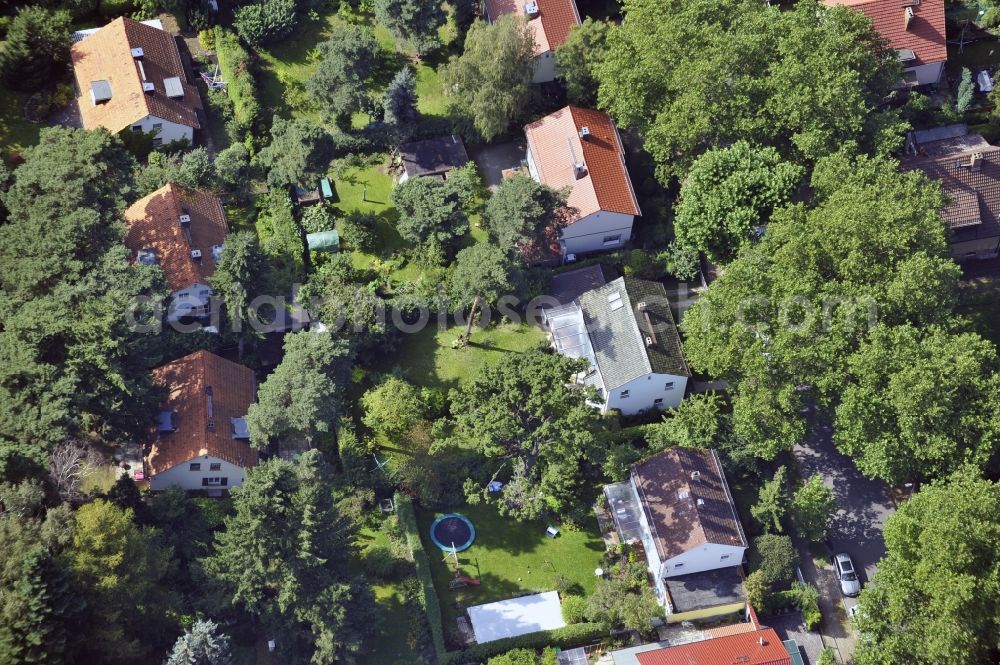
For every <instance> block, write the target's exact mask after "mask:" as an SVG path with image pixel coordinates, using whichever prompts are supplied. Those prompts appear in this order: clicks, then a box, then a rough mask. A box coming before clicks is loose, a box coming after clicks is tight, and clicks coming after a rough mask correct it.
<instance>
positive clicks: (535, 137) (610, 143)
mask: <svg viewBox="0 0 1000 665" xmlns="http://www.w3.org/2000/svg"><path fill="white" fill-rule="evenodd" d="M583 127H586V128H587V129H588V130H589V132H590V136H589V137H588V138H587V139H586V140H584V139H581V138H580V130H581V129H582V128H583ZM524 134H525V136H526V137H527V139H528V147H529V148H530V149H531V154H532V156H533V157H534V160H535V168H536V169H537V170H538V177H539V180H541V182H542V183H543V184H546V185H548V186H549V187H552V188H553V189H562V188H564V187H570V188H571V191H570V194H569V200H568V207H569V208H571V209H572V210H573V211H574V214H573V216H572V218H571V219H572V220H573V221H575V220H578V219H582V218H583V217H586V216H588V215H592V214H593V213H595V212H598V211H601V210H604V211H607V212H620V213H624V214H626V215H638V214H641V213H640V212H639V202H638V200H636V198H635V192H634V191H633V189H632V182H631V181H630V180H629V177H628V169H626V168H625V150H624V148H622V143H621V138H620V137H619V136H618V130H617V129H616V128H615V125H614V123H613V122H612V121H611V117H610V116H609V115H608V114H607V113H603V112H601V111H592V110H589V109H581V108H577V107H575V106H567V107H566V108H564V109H561V110H559V111H556V112H555V113H552V114H550V115H547V116H545V117H544V118H542V119H541V120H537V121H535V122H533V123H531V124H530V125H528V126H527V127H525V128H524ZM574 159H575V160H576V161H582V162H583V163H584V164H585V165H586V168H587V173H586V175H584V176H583V177H582V178H580V179H577V178H576V176H575V174H574V170H573V162H574Z"/></svg>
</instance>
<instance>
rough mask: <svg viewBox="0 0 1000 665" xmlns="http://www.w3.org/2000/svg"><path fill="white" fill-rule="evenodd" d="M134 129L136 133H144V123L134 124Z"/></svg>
mask: <svg viewBox="0 0 1000 665" xmlns="http://www.w3.org/2000/svg"><path fill="white" fill-rule="evenodd" d="M132 131H133V132H135V133H136V134H141V133H142V125H132Z"/></svg>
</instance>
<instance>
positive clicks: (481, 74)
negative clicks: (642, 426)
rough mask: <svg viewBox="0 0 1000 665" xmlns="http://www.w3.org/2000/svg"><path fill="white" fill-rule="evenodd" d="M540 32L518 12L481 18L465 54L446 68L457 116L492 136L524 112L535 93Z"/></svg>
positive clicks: (467, 40)
mask: <svg viewBox="0 0 1000 665" xmlns="http://www.w3.org/2000/svg"><path fill="white" fill-rule="evenodd" d="M534 48H535V41H534V38H533V37H532V36H531V32H530V31H529V30H528V27H527V25H526V24H525V23H524V21H523V20H522V19H520V18H518V17H515V16H513V15H506V16H502V17H500V19H499V20H497V21H494V22H493V23H489V24H487V23H484V22H483V21H476V22H475V23H473V24H472V27H470V28H469V32H468V34H466V36H465V48H464V49H463V51H462V54H461V55H458V56H452V58H451V60H450V61H449V62H448V64H447V65H446V66H445V67H443V68H442V69H441V83H442V85H443V86H444V91H445V95H447V96H448V98H449V105H450V107H451V110H452V112H453V113H454V114H455V115H456V117H458V118H460V119H461V120H462V121H464V122H465V124H466V125H468V128H469V129H470V130H474V131H475V132H477V133H478V134H480V135H481V136H482V137H483V138H484V139H486V140H487V141H488V140H490V139H492V138H494V137H496V136H499V135H500V134H503V133H504V132H505V131H507V128H508V127H510V125H511V124H512V123H513V122H515V121H516V120H519V119H520V118H522V117H523V114H524V112H525V110H526V106H527V102H528V100H529V99H530V97H531V94H532V91H531V77H532V63H531V60H532V57H533V53H534Z"/></svg>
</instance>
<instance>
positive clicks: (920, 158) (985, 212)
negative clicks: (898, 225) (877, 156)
mask: <svg viewBox="0 0 1000 665" xmlns="http://www.w3.org/2000/svg"><path fill="white" fill-rule="evenodd" d="M906 153H907V154H906V156H905V157H904V158H903V160H902V162H901V166H902V168H903V169H904V170H919V171H922V172H923V173H924V174H925V175H926V176H927V177H928V178H930V179H931V180H936V181H937V182H938V184H940V185H941V191H942V192H943V193H944V195H945V196H946V197H947V198H948V203H947V204H946V205H945V207H944V208H942V209H941V217H942V218H943V219H944V221H945V223H946V224H947V225H948V228H949V238H948V248H949V250H950V252H951V255H952V257H954V258H955V260H956V261H963V260H969V259H989V258H994V257H996V256H997V255H998V254H1000V148H997V147H995V146H992V145H990V144H989V143H988V142H987V141H986V139H984V138H983V137H982V136H981V135H979V134H975V133H969V130H968V127H966V126H965V125H962V124H957V125H949V126H947V127H935V128H933V129H928V130H922V131H917V132H910V134H909V135H908V136H907V141H906Z"/></svg>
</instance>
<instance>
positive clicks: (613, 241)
mask: <svg viewBox="0 0 1000 665" xmlns="http://www.w3.org/2000/svg"><path fill="white" fill-rule="evenodd" d="M621 241H622V234H620V233H619V234H618V235H614V236H604V244H605V245H617V244H618V243H620V242H621Z"/></svg>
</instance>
